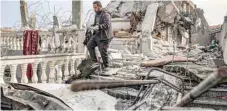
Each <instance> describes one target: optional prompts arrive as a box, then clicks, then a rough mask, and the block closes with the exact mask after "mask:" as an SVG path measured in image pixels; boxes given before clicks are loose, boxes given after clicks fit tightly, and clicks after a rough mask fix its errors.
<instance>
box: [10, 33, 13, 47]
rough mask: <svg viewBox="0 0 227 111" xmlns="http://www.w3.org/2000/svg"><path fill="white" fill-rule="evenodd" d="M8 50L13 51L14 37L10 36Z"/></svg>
mask: <svg viewBox="0 0 227 111" xmlns="http://www.w3.org/2000/svg"><path fill="white" fill-rule="evenodd" d="M10 49H11V50H13V49H14V37H13V36H10Z"/></svg>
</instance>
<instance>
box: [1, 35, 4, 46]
mask: <svg viewBox="0 0 227 111" xmlns="http://www.w3.org/2000/svg"><path fill="white" fill-rule="evenodd" d="M1 41H2V42H1V45H3V46H5V36H2V40H1Z"/></svg>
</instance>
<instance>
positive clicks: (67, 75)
mask: <svg viewBox="0 0 227 111" xmlns="http://www.w3.org/2000/svg"><path fill="white" fill-rule="evenodd" d="M64 64H65V70H64V80H67V79H68V78H69V59H66V60H64Z"/></svg>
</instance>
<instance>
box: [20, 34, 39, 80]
mask: <svg viewBox="0 0 227 111" xmlns="http://www.w3.org/2000/svg"><path fill="white" fill-rule="evenodd" d="M38 33H39V32H38V30H25V31H24V41H23V55H37V54H38V40H39V39H38V38H39V36H38ZM26 74H27V77H28V79H31V77H32V65H31V64H28V66H27V73H26Z"/></svg>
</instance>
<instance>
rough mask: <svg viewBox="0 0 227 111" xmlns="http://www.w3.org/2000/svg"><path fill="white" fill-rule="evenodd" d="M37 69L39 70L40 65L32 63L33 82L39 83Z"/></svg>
mask: <svg viewBox="0 0 227 111" xmlns="http://www.w3.org/2000/svg"><path fill="white" fill-rule="evenodd" d="M37 68H38V63H37V62H35V63H32V71H33V73H32V82H33V83H37V82H38V77H37Z"/></svg>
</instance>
